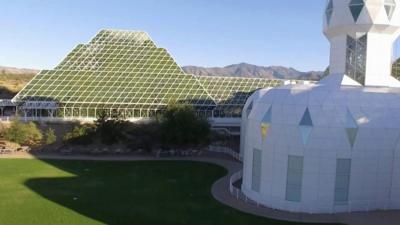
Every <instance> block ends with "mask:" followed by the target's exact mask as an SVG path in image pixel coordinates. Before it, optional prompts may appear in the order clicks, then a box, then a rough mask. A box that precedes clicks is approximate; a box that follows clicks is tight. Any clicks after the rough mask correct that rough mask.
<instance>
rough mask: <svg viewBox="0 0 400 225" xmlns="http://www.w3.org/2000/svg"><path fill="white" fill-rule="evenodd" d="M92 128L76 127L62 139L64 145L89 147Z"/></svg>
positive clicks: (85, 126)
mask: <svg viewBox="0 0 400 225" xmlns="http://www.w3.org/2000/svg"><path fill="white" fill-rule="evenodd" d="M93 133H94V131H93V127H90V126H87V125H83V126H76V127H74V128H73V129H72V130H71V131H70V132H68V133H66V134H65V135H64V137H63V141H64V142H65V143H69V144H74V145H89V144H91V143H92V142H93Z"/></svg>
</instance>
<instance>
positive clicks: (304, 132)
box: [299, 108, 314, 145]
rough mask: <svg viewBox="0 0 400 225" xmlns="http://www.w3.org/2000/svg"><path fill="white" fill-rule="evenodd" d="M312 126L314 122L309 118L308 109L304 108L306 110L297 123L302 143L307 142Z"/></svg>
mask: <svg viewBox="0 0 400 225" xmlns="http://www.w3.org/2000/svg"><path fill="white" fill-rule="evenodd" d="M313 126H314V124H313V122H312V119H311V114H310V110H308V108H306V111H305V112H304V114H303V117H302V118H301V121H300V123H299V128H300V133H301V138H302V140H303V144H304V145H306V144H307V143H308V139H309V138H310V135H311V131H312V129H313Z"/></svg>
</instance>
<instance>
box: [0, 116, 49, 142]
mask: <svg viewBox="0 0 400 225" xmlns="http://www.w3.org/2000/svg"><path fill="white" fill-rule="evenodd" d="M4 138H5V139H7V140H8V141H12V142H15V143H18V144H21V145H22V144H27V145H34V144H37V143H39V142H40V141H41V140H42V139H43V135H42V133H41V132H40V130H39V129H38V128H37V126H36V124H35V123H33V122H29V123H27V124H24V123H22V122H21V121H20V120H19V119H18V118H15V119H13V120H12V121H11V125H10V127H9V128H8V129H6V131H5V132H4Z"/></svg>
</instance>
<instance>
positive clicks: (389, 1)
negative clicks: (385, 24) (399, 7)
mask: <svg viewBox="0 0 400 225" xmlns="http://www.w3.org/2000/svg"><path fill="white" fill-rule="evenodd" d="M395 8H396V2H395V1H394V0H385V10H386V14H387V16H388V19H389V20H390V19H392V16H393V13H394V10H395Z"/></svg>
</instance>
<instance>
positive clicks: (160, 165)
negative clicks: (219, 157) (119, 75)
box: [0, 159, 292, 225]
mask: <svg viewBox="0 0 400 225" xmlns="http://www.w3.org/2000/svg"><path fill="white" fill-rule="evenodd" d="M225 173H226V171H225V170H224V169H223V168H220V167H217V166H214V165H209V164H204V163H194V162H91V161H40V160H28V159H27V160H24V159H18V160H17V159H3V160H0V224H1V225H28V224H29V225H75V224H77V225H78V224H79V225H89V224H93V225H94V224H129V225H179V224H185V225H196V224H198V225H211V224H215V225H225V224H226V225H235V224H243V225H257V224H292V223H287V222H277V221H273V220H267V219H264V218H259V217H255V216H251V215H247V214H244V213H241V212H239V211H236V210H234V209H231V208H229V207H226V206H224V205H222V204H219V203H218V202H217V201H215V200H214V199H213V198H212V196H211V194H210V187H211V185H212V183H213V182H214V181H216V180H217V179H218V178H220V177H222V176H223V175H225Z"/></svg>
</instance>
